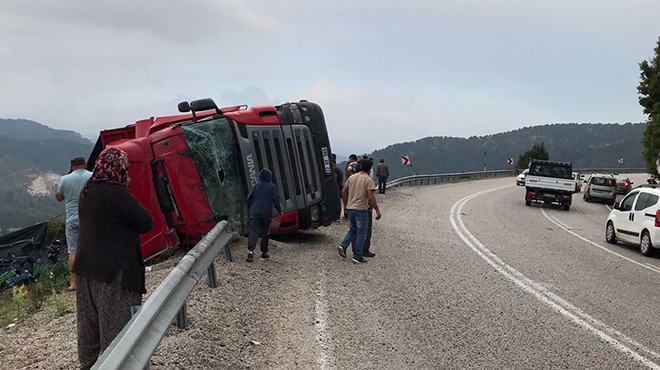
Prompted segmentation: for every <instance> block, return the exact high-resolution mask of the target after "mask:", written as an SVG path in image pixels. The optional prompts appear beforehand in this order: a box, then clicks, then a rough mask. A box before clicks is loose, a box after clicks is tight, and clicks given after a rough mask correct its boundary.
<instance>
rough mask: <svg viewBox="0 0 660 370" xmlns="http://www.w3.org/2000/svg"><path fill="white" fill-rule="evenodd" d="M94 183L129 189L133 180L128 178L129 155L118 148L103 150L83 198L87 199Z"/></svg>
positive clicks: (82, 194) (83, 192)
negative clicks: (105, 183)
mask: <svg viewBox="0 0 660 370" xmlns="http://www.w3.org/2000/svg"><path fill="white" fill-rule="evenodd" d="M92 182H107V183H109V184H117V185H121V186H124V187H126V188H128V185H129V184H130V183H131V179H130V178H129V177H128V154H126V152H125V151H123V150H121V149H117V148H112V147H108V148H105V149H103V151H102V152H101V154H99V157H98V158H97V159H96V163H95V164H94V170H93V171H92V177H90V178H89V180H88V181H87V183H86V184H85V187H84V188H83V190H82V192H81V195H80V196H81V197H83V198H84V197H85V195H86V194H87V191H88V190H89V185H90V184H91V183H92Z"/></svg>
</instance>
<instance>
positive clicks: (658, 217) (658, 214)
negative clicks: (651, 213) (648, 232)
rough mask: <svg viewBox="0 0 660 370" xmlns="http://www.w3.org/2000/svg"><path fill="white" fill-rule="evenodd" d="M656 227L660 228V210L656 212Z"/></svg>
mask: <svg viewBox="0 0 660 370" xmlns="http://www.w3.org/2000/svg"><path fill="white" fill-rule="evenodd" d="M655 227H660V209H659V210H657V211H655Z"/></svg>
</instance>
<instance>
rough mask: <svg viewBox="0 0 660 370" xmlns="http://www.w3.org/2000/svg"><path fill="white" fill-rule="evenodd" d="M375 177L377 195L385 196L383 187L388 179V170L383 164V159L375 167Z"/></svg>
mask: <svg viewBox="0 0 660 370" xmlns="http://www.w3.org/2000/svg"><path fill="white" fill-rule="evenodd" d="M376 177H378V194H385V186H386V185H387V178H388V177H390V169H389V167H387V165H386V164H385V160H384V159H383V158H381V159H380V163H378V166H376Z"/></svg>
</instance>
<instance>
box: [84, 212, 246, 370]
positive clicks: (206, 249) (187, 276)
mask: <svg viewBox="0 0 660 370" xmlns="http://www.w3.org/2000/svg"><path fill="white" fill-rule="evenodd" d="M227 225H228V224H227V221H222V222H220V223H218V224H217V225H215V227H214V228H213V230H211V231H210V232H209V233H208V234H206V236H204V238H203V239H202V240H201V241H200V242H199V243H197V245H195V247H193V248H192V249H191V250H190V251H189V252H188V253H187V254H186V255H185V256H184V257H183V258H182V259H181V261H180V262H179V264H178V265H177V266H176V267H174V269H173V270H172V271H171V272H170V273H169V275H167V277H166V278H165V280H163V282H162V283H161V284H160V285H159V286H158V288H156V290H155V291H154V292H153V294H151V295H150V296H149V298H148V299H147V301H146V302H145V303H144V304H143V305H142V306H141V307H140V308H139V309H138V310H137V312H135V314H134V315H133V317H132V318H131V321H129V322H128V324H126V326H124V329H123V330H122V331H121V332H120V333H119V334H118V335H117V337H116V338H115V340H114V341H112V343H111V344H110V346H109V347H108V348H107V349H106V350H105V351H104V352H103V353H102V354H101V356H100V357H99V359H98V360H97V361H96V363H95V364H94V367H92V369H104V370H109V369H136V370H137V369H140V370H141V369H144V368H146V367H148V364H149V359H150V358H151V356H152V355H153V353H154V352H155V351H156V348H157V347H158V344H159V343H160V341H161V339H163V337H164V336H165V333H166V331H167V329H168V328H169V327H170V325H172V323H173V321H176V325H177V327H179V328H180V329H182V328H185V327H186V326H187V318H186V306H185V303H186V299H187V298H188V295H190V292H191V291H192V290H193V288H194V287H195V285H197V283H198V282H199V281H200V280H201V279H202V278H203V277H204V275H205V274H206V276H207V280H208V285H209V286H210V287H211V288H215V287H217V280H216V275H215V266H214V264H213V261H214V260H215V258H216V256H217V255H218V254H219V253H220V252H221V251H223V253H224V257H225V259H227V260H229V261H231V253H230V251H229V247H228V244H229V242H230V241H231V240H232V239H233V238H234V234H233V233H231V232H230V231H228V230H227Z"/></svg>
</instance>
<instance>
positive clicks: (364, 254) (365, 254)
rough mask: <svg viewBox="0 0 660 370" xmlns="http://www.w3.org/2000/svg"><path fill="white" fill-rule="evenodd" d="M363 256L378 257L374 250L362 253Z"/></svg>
mask: <svg viewBox="0 0 660 370" xmlns="http://www.w3.org/2000/svg"><path fill="white" fill-rule="evenodd" d="M362 256H364V257H376V253H374V252H364V253H362Z"/></svg>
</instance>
